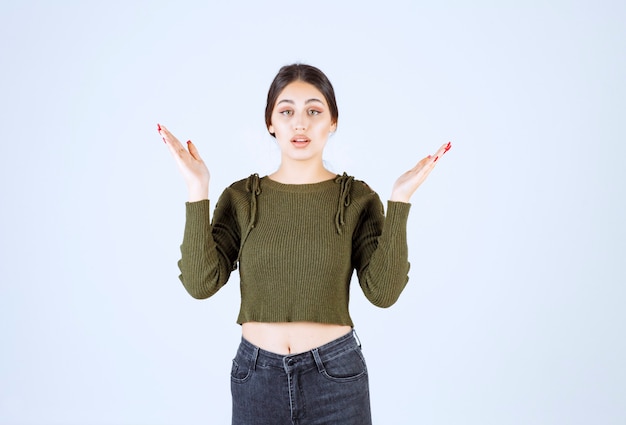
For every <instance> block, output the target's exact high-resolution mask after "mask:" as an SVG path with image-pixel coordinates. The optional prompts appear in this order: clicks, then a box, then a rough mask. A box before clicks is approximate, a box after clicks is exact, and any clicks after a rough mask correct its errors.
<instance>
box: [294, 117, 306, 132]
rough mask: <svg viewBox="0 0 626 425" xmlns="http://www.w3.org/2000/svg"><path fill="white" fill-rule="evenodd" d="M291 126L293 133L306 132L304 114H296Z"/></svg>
mask: <svg viewBox="0 0 626 425" xmlns="http://www.w3.org/2000/svg"><path fill="white" fill-rule="evenodd" d="M293 124H294V130H295V131H306V128H307V116H306V114H298V115H297V118H296V119H295V120H294V123H293Z"/></svg>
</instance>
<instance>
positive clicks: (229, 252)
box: [157, 124, 239, 298]
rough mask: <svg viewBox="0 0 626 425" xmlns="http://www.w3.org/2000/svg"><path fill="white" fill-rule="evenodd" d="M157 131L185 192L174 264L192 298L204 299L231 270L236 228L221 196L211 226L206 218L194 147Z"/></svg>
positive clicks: (203, 175)
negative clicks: (183, 217) (178, 254)
mask: <svg viewBox="0 0 626 425" xmlns="http://www.w3.org/2000/svg"><path fill="white" fill-rule="evenodd" d="M157 130H158V131H159V134H160V135H161V137H162V138H163V142H164V143H165V144H166V145H167V147H168V148H169V150H170V153H171V154H172V156H173V158H174V160H175V161H176V165H177V166H178V169H179V171H180V173H181V174H182V176H183V178H184V180H185V183H186V184H187V189H188V192H189V202H187V204H186V220H185V233H184V236H183V243H182V245H181V254H182V258H181V259H180V261H179V262H178V267H179V268H180V271H181V274H180V280H181V281H182V282H183V285H184V286H185V289H187V292H189V294H191V296H193V297H194V298H208V297H210V296H211V295H213V294H214V293H215V292H217V290H218V289H219V288H221V287H222V286H223V285H224V284H225V283H226V281H227V280H228V278H229V276H230V272H231V271H232V270H233V267H234V264H235V261H236V258H237V250H238V248H239V227H238V224H237V221H236V216H235V214H234V211H233V208H231V202H230V199H229V197H228V196H227V195H226V194H227V191H225V192H224V194H223V195H222V197H220V201H219V202H218V203H217V206H216V208H215V214H214V217H213V221H214V223H213V225H211V222H210V217H209V209H210V204H209V200H208V198H209V179H210V174H209V170H208V168H207V166H206V165H205V163H204V161H203V160H202V158H201V157H200V154H199V152H198V150H197V149H196V147H195V145H194V144H193V143H192V142H191V141H188V142H187V147H185V146H183V144H182V143H180V142H179V141H178V139H177V138H176V137H174V135H173V134H172V133H170V131H169V130H168V129H167V128H166V127H165V126H162V125H160V124H158V125H157Z"/></svg>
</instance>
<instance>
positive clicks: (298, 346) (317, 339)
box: [242, 169, 352, 355]
mask: <svg viewBox="0 0 626 425" xmlns="http://www.w3.org/2000/svg"><path fill="white" fill-rule="evenodd" d="M322 170H323V171H322V172H319V173H318V175H316V176H315V177H310V176H309V179H308V181H292V179H290V178H288V177H286V176H285V175H284V173H281V172H276V173H274V174H272V175H270V176H269V178H271V179H272V180H275V181H278V182H281V183H285V184H302V183H317V182H320V181H324V180H327V179H332V178H335V177H336V176H337V175H336V174H335V173H332V172H330V171H328V170H325V169H322ZM279 171H282V170H279ZM300 178H301V176H300ZM351 330H352V328H351V327H350V326H346V325H334V324H327V323H314V322H289V323H287V322H282V323H265V322H246V323H244V324H243V325H242V332H243V337H244V338H245V339H246V340H248V341H249V342H250V343H252V344H254V345H256V346H257V347H259V348H261V349H263V350H266V351H270V352H272V353H276V354H282V355H288V354H297V353H303V352H305V351H309V350H312V349H313V348H316V347H319V346H322V345H324V344H326V343H328V342H330V341H333V340H335V339H337V338H339V337H341V336H343V335H346V334H347V333H348V332H350V331H351Z"/></svg>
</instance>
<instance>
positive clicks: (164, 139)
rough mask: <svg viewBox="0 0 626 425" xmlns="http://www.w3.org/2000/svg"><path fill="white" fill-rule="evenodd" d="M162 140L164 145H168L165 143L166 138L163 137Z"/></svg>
mask: <svg viewBox="0 0 626 425" xmlns="http://www.w3.org/2000/svg"><path fill="white" fill-rule="evenodd" d="M162 139H163V143H165V144H166V145H167V142H166V141H165V137H162Z"/></svg>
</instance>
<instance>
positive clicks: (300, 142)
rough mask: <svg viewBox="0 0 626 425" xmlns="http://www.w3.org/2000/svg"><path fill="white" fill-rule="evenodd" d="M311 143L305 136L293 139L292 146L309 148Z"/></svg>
mask: <svg viewBox="0 0 626 425" xmlns="http://www.w3.org/2000/svg"><path fill="white" fill-rule="evenodd" d="M310 142H311V139H309V138H308V137H304V136H296V137H294V138H293V139H291V144H293V145H294V146H296V147H299V148H302V147H305V146H307V145H308V144H309V143H310Z"/></svg>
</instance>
